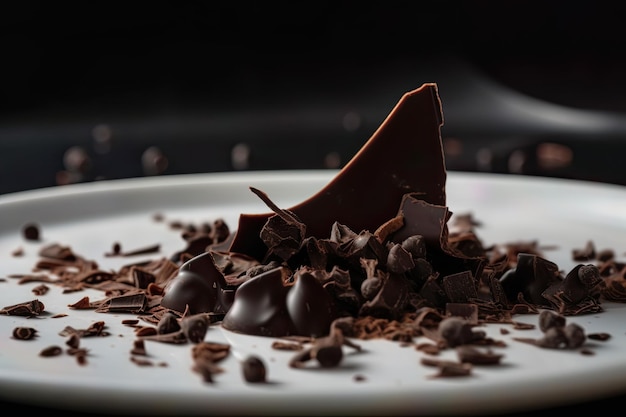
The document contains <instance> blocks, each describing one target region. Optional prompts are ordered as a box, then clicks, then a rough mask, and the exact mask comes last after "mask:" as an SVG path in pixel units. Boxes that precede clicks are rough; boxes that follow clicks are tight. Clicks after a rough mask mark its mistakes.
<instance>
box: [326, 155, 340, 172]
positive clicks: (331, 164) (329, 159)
mask: <svg viewBox="0 0 626 417" xmlns="http://www.w3.org/2000/svg"><path fill="white" fill-rule="evenodd" d="M340 165H341V156H340V155H339V152H330V153H328V154H327V155H326V156H325V157H324V166H325V167H326V168H329V169H335V168H339V166H340Z"/></svg>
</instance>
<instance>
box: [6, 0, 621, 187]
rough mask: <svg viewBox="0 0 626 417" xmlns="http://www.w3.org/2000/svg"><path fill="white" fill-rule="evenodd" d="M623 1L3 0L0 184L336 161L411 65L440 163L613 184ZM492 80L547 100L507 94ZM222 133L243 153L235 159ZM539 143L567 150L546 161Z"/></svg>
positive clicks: (397, 92) (403, 87)
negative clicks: (433, 98) (441, 148)
mask: <svg viewBox="0 0 626 417" xmlns="http://www.w3.org/2000/svg"><path fill="white" fill-rule="evenodd" d="M624 9H625V7H624V6H620V3H619V2H617V4H615V5H612V3H603V2H590V1H585V2H570V1H553V2H527V1H507V2H498V1H474V2H462V1H460V2H453V1H435V2H373V3H371V2H331V1H317V2H299V3H297V5H294V4H291V3H288V2H287V3H250V4H248V3H245V2H243V3H242V2H227V3H220V2H209V1H205V2H173V1H172V2H167V1H165V2H164V1H155V2H147V3H144V2H125V3H122V2H77V3H75V4H72V5H71V6H70V5H68V4H66V3H62V2H61V3H58V2H46V1H25V2H11V3H7V2H5V3H3V5H2V6H0V16H1V19H2V25H1V26H0V45H1V46H2V50H1V52H0V53H1V54H2V55H1V56H2V69H3V73H4V76H3V82H2V83H1V84H0V89H1V93H2V98H3V99H2V100H1V101H0V193H7V192H13V191H20V190H23V189H30V188H40V187H47V186H53V185H56V184H62V183H68V182H81V181H92V180H96V179H106V178H110V179H112V178H124V177H133V176H144V175H156V174H159V175H168V174H179V173H194V172H211V171H225V170H233V169H258V170H263V169H306V168H326V167H330V168H336V167H339V166H341V165H342V164H344V163H345V162H347V160H348V159H349V158H350V157H351V156H352V155H353V154H354V153H355V152H356V151H357V150H358V149H359V148H360V146H361V145H362V144H363V143H364V142H365V141H366V140H367V138H369V136H370V135H371V133H373V131H374V130H375V129H376V127H378V125H379V124H380V122H381V121H382V120H383V119H384V117H385V116H386V115H387V114H388V112H389V111H390V110H391V108H392V107H393V105H394V104H395V103H396V102H397V100H398V99H399V98H400V96H401V95H402V94H403V93H404V92H406V91H408V90H411V89H414V88H417V87H419V86H420V85H421V84H422V83H423V82H437V83H438V84H439V88H440V94H441V97H442V100H443V109H444V115H445V119H446V122H445V125H444V127H443V136H444V140H445V145H446V154H447V163H448V168H449V169H450V170H466V171H493V172H506V173H515V174H529V175H547V176H556V177H572V178H579V179H588V180H593V181H605V182H613V183H619V184H623V183H626V173H625V172H623V171H624V170H622V169H621V165H622V164H621V161H622V159H623V158H622V157H621V155H623V152H622V151H623V148H624V139H623V136H624V132H626V128H625V127H624V126H625V122H624V116H623V113H624V112H626V100H624V97H625V93H626V83H625V82H624V73H625V70H626V58H624V42H625V41H626V34H625V33H624V29H623V27H624V25H623V20H624V17H625V16H626V14H625V13H624V11H625V10H624ZM485 80H486V81H485ZM485 82H487V83H488V86H490V87H489V88H487V87H485V84H484V83H485ZM494 84H495V85H497V88H496V89H495V90H494V89H493V88H492V87H493V85H494ZM492 90H493V91H492ZM497 92H500V93H502V92H504V93H505V95H507V97H508V98H506V99H505V100H513V99H512V98H511V97H509V96H511V93H512V94H513V96H512V97H517V98H519V96H523V98H524V99H526V98H528V97H530V98H532V99H538V100H541V104H542V105H543V104H545V103H550V104H554V105H557V106H556V107H551V108H549V109H548V110H545V109H544V110H538V109H539V106H537V102H532V103H525V105H524V106H522V109H521V110H520V109H518V108H515V105H510V104H506V103H508V101H506V102H502V101H499V100H498V99H494V98H493V96H492V94H495V93H497ZM503 103H505V104H504V105H503ZM505 109H509V110H508V113H507V114H501V112H502V111H504V110H505ZM533 109H534V113H533ZM572 109H577V110H578V111H583V113H582V114H581V113H576V112H574V113H572V114H570V113H567V112H568V111H570V110H572ZM552 110H554V117H546V114H552V113H550V111H552ZM562 111H565V113H567V114H565V115H563V114H560V113H559V112H562ZM597 112H601V113H602V114H600V115H598V114H597ZM585 117H592V118H597V117H600V118H601V119H602V120H601V121H600V122H597V121H596V122H593V123H591V122H585V120H586V119H585ZM350 120H352V121H353V123H352V124H350V123H349V121H350ZM594 120H595V119H594ZM572 121H573V122H575V123H572ZM346 123H348V124H347V125H346ZM346 126H347V127H346ZM96 127H98V128H99V130H96V132H97V131H100V132H104V133H105V136H104V139H101V140H105V143H104V144H103V143H102V142H97V141H96V140H95V139H94V135H96V134H95V133H94V128H96ZM542 143H549V144H552V145H553V146H552V147H549V148H548V150H546V149H544V148H545V147H544V148H541V147H540V144H542ZM238 144H239V145H243V146H244V150H246V151H247V154H246V153H244V156H245V157H244V159H243V161H240V162H238V163H233V156H232V151H233V149H234V148H235V146H236V145H238ZM554 145H558V146H556V147H555V146H554ZM563 146H564V147H565V148H564V147H563ZM70 149H71V150H72V151H71V152H69V155H72V157H70V156H65V155H66V152H68V151H69V150H70ZM235 149H239V148H235ZM541 149H543V150H541ZM550 150H552V152H550ZM555 152H557V154H556V155H557V156H558V155H561V154H563V153H564V155H561V157H560V159H559V158H557V159H556V162H555V158H556V157H555V156H554V153H555ZM246 155H247V156H246ZM157 162H158V164H157ZM150 164H152V165H150Z"/></svg>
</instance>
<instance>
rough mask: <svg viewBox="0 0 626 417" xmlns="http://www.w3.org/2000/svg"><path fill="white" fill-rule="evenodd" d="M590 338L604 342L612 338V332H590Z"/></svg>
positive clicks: (588, 336)
mask: <svg viewBox="0 0 626 417" xmlns="http://www.w3.org/2000/svg"><path fill="white" fill-rule="evenodd" d="M587 338H588V339H591V340H599V341H601V342H604V341H606V340H609V339H610V338H611V334H610V333H602V332H601V333H589V334H588V335H587Z"/></svg>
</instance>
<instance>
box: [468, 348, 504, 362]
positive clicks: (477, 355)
mask: <svg viewBox="0 0 626 417" xmlns="http://www.w3.org/2000/svg"><path fill="white" fill-rule="evenodd" d="M456 353H457V355H458V357H459V360H460V361H461V362H463V363H471V364H473V365H497V364H500V361H501V359H502V358H503V356H504V355H502V354H499V353H494V352H493V351H492V350H487V351H482V350H479V349H477V348H475V347H472V346H458V347H457V348H456Z"/></svg>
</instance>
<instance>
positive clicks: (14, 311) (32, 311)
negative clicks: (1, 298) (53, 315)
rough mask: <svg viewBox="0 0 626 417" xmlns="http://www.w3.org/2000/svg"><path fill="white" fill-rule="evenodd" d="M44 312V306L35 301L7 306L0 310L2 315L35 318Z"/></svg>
mask: <svg viewBox="0 0 626 417" xmlns="http://www.w3.org/2000/svg"><path fill="white" fill-rule="evenodd" d="M44 310H45V306H44V304H43V303H42V302H41V301H39V300H36V299H35V300H32V301H26V302H23V303H19V304H14V305H11V306H6V307H4V308H2V309H1V310H0V314H5V315H7V316H25V317H34V316H38V315H40V314H41V313H43V312H44Z"/></svg>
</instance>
